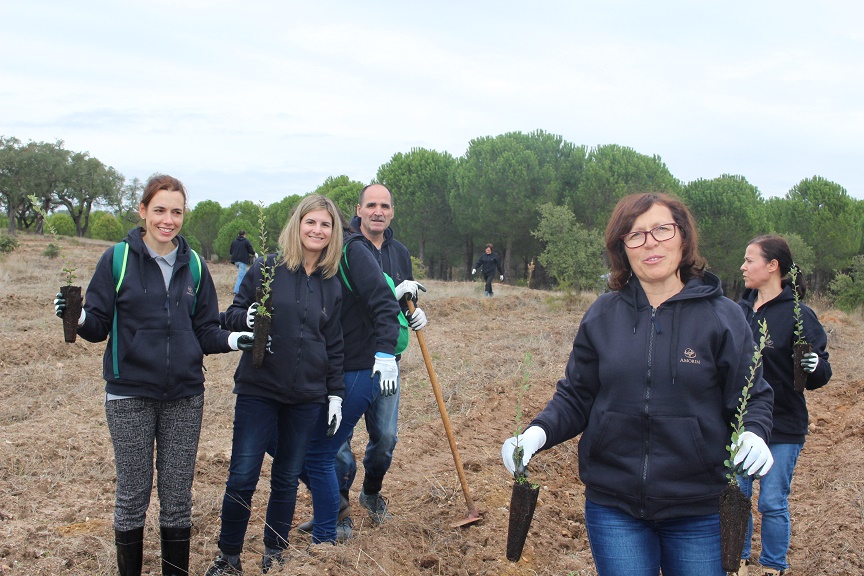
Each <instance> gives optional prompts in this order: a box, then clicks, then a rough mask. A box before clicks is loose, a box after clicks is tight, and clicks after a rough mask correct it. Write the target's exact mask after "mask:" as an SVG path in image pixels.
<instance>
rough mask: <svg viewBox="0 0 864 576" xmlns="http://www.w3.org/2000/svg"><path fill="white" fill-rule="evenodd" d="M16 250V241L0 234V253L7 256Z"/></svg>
mask: <svg viewBox="0 0 864 576" xmlns="http://www.w3.org/2000/svg"><path fill="white" fill-rule="evenodd" d="M16 248H18V239H17V238H14V237H12V236H7V235H6V234H0V253H2V254H8V253H9V252H12V251H13V250H15V249H16Z"/></svg>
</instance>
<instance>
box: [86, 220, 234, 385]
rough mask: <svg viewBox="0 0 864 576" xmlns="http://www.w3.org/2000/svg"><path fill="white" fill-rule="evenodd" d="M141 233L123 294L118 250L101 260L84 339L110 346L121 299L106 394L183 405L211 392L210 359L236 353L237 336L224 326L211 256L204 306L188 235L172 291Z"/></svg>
mask: <svg viewBox="0 0 864 576" xmlns="http://www.w3.org/2000/svg"><path fill="white" fill-rule="evenodd" d="M141 232H142V229H141V228H133V229H132V230H130V231H129V234H128V235H127V236H126V239H125V241H126V242H128V244H129V255H128V259H127V261H126V274H125V276H124V277H123V283H122V284H121V286H120V291H119V293H118V292H117V291H116V288H115V282H114V275H113V272H112V265H113V259H114V247H113V246H112V247H111V248H109V249H108V250H107V251H106V252H105V253H104V254H103V255H102V257H101V258H100V259H99V263H98V264H97V265H96V270H95V271H94V272H93V278H92V279H91V280H90V284H89V285H88V286H87V293H86V298H85V304H84V310H85V311H86V312H87V315H86V317H85V320H84V325H83V326H81V327H79V328H78V334H79V335H80V336H81V337H82V338H84V339H85V340H87V341H89V342H102V341H103V340H105V339H106V338H107V337H108V335H109V334H110V333H111V327H112V323H113V321H114V300H115V298H116V300H117V356H118V360H119V364H118V368H119V377H116V378H115V376H114V370H113V353H112V346H110V345H109V346H108V347H106V349H105V354H104V356H103V358H102V375H103V377H104V378H105V381H106V385H105V390H106V392H108V393H109V394H116V395H118V396H142V397H145V398H153V399H156V400H175V399H177V398H183V397H186V396H193V395H196V394H201V393H202V392H204V371H203V361H204V354H214V353H218V352H229V351H231V347H230V346H229V345H228V336H229V332H227V331H225V330H222V329H221V328H220V327H219V303H218V302H217V300H216V288H215V286H214V285H213V278H212V277H211V276H210V270H209V269H208V268H207V265H206V263H205V262H204V260H203V258H202V260H201V282H200V288H199V290H198V294H197V304H195V306H194V308H195V312H194V315H193V314H192V309H193V303H194V302H195V300H196V294H195V282H194V280H193V278H192V271H191V270H190V269H189V260H190V257H191V255H192V250H191V249H190V248H189V244H187V243H186V240H185V239H184V238H183V236H180V235H178V236H177V237H176V239H177V261H176V262H175V264H174V269H173V272H172V276H171V281H170V283H169V285H168V290H167V291H166V290H165V280H164V278H163V276H162V270H161V269H160V267H159V263H158V262H156V261H155V260H154V259H153V258H151V257H150V253H149V251H148V250H147V247H146V246H145V245H144V240H143V239H142V238H141Z"/></svg>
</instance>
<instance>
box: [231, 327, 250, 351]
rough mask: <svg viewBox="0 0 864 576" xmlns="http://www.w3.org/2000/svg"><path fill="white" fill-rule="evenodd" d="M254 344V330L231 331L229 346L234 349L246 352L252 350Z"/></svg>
mask: <svg viewBox="0 0 864 576" xmlns="http://www.w3.org/2000/svg"><path fill="white" fill-rule="evenodd" d="M254 345H255V337H254V336H253V335H252V332H231V334H229V335H228V346H230V347H231V349H232V350H243V351H244V352H246V351H247V350H252V346H254Z"/></svg>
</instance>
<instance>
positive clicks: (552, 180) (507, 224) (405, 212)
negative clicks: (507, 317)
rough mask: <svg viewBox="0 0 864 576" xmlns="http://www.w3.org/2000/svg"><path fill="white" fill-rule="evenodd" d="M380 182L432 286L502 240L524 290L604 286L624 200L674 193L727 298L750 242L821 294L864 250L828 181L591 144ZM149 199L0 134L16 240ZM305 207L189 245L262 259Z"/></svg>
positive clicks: (90, 226)
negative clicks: (774, 238)
mask: <svg viewBox="0 0 864 576" xmlns="http://www.w3.org/2000/svg"><path fill="white" fill-rule="evenodd" d="M375 181H377V182H381V183H383V184H385V185H387V186H388V187H389V188H390V189H391V190H392V191H393V194H394V206H395V209H396V217H395V219H394V221H393V228H394V230H395V231H396V234H397V238H398V239H399V240H400V241H402V242H403V243H404V244H406V245H407V246H408V247H409V249H410V250H411V253H412V254H413V255H414V256H416V257H417V258H418V259H419V261H420V262H422V265H423V266H424V267H425V268H426V273H427V274H428V276H430V277H432V278H440V279H459V278H465V277H467V276H468V274H469V272H470V269H471V267H472V264H473V262H474V260H475V259H476V257H477V256H478V255H479V251H480V248H481V247H482V246H484V245H485V244H486V243H487V242H491V243H493V244H494V245H495V249H496V251H498V252H499V254H501V255H502V257H503V265H504V269H505V274H506V276H507V277H509V278H510V279H511V280H513V281H519V280H522V279H525V278H527V276H528V270H529V266H530V265H531V263H532V262H534V263H535V264H538V266H537V267H536V269H535V271H534V274H533V277H534V278H535V279H536V280H538V281H539V282H540V283H541V284H546V285H549V284H555V285H559V286H563V287H567V288H574V289H596V288H598V287H600V286H602V279H601V277H602V275H603V273H604V272H605V271H606V267H605V264H604V263H603V259H602V254H603V231H604V228H605V224H606V220H607V219H608V217H609V216H610V214H611V212H612V209H613V207H614V206H615V204H616V202H617V201H618V200H619V199H620V198H622V197H623V196H625V195H627V194H629V193H632V192H641V191H660V192H668V193H672V194H675V195H677V196H679V197H681V198H682V199H683V200H684V201H685V202H686V203H687V205H688V206H689V207H690V209H691V210H692V212H693V214H694V216H695V217H696V220H697V224H698V229H699V234H700V247H701V251H702V253H703V255H705V256H706V258H707V259H708V262H709V265H710V268H711V269H712V270H713V271H714V272H716V273H717V274H718V275H719V276H720V277H721V278H722V279H723V281H724V287H725V289H726V291H727V293H728V294H730V295H735V294H737V293H739V292H740V289H741V287H742V286H741V274H740V271H739V270H738V267H739V266H740V264H741V262H742V259H743V254H744V249H745V245H746V243H747V241H748V240H750V239H751V238H753V237H754V236H757V235H759V234H765V233H769V232H774V233H779V234H782V235H784V236H785V237H786V238H787V239H788V240H789V241H790V243H791V247H792V250H793V254H794V255H795V258H796V263H797V264H798V265H799V266H800V267H801V269H802V270H804V271H805V272H806V273H807V276H808V281H809V282H810V284H811V285H812V286H813V287H814V288H815V289H816V290H824V289H826V288H827V287H828V284H829V282H831V281H832V280H834V279H835V276H837V275H838V274H843V273H846V275H847V276H848V273H849V272H850V271H851V270H854V269H855V267H856V257H859V259H860V258H862V256H861V255H862V254H864V201H860V200H856V199H855V198H853V197H851V196H850V195H849V194H848V193H847V191H846V190H845V189H844V188H843V187H842V186H841V185H840V184H837V183H835V182H831V181H829V180H827V179H825V178H822V177H820V176H811V177H806V178H804V179H802V180H801V181H800V182H799V183H798V184H796V185H795V186H793V187H792V189H790V190H789V191H788V192H787V193H786V195H785V196H783V197H775V198H768V199H766V198H763V197H762V195H761V193H760V191H759V189H758V188H757V187H756V186H754V185H753V184H750V183H749V182H748V181H747V179H746V178H745V177H743V176H740V175H728V174H727V175H722V176H719V177H716V178H713V179H698V180H695V181H692V182H687V183H685V182H682V181H681V180H679V179H678V178H676V177H675V176H674V175H673V174H672V173H671V172H670V171H669V169H668V168H667V167H666V165H665V164H664V163H663V161H662V160H661V158H660V157H659V156H657V155H653V156H648V155H645V154H641V153H639V152H636V151H635V150H633V149H631V148H628V147H625V146H619V145H615V144H610V145H603V146H596V147H592V148H589V147H586V146H582V145H576V144H573V143H571V142H567V141H566V140H564V138H563V137H561V136H558V135H555V134H551V133H548V132H545V131H542V130H537V131H534V132H530V133H523V132H509V133H506V134H501V135H498V136H484V137H481V138H475V139H473V140H471V142H470V143H469V145H468V149H467V151H466V152H465V154H464V155H463V156H461V157H458V158H456V157H453V156H452V155H451V154H449V153H447V152H438V151H435V150H428V149H424V148H413V149H411V150H410V151H408V152H399V153H396V154H394V155H393V157H392V158H390V160H389V161H387V162H386V163H384V164H382V165H381V166H380V167H379V168H378V171H377V174H376V178H375ZM365 184H368V183H364V182H359V181H356V180H351V179H350V178H349V177H348V176H344V175H341V176H331V177H328V178H327V179H326V180H325V181H324V182H323V183H322V184H321V185H320V186H319V187H318V188H317V189H316V190H310V192H317V193H322V194H325V195H326V196H329V197H330V198H332V199H333V200H334V201H335V202H336V203H337V204H338V205H339V207H340V208H341V209H342V210H343V213H344V214H345V215H346V216H347V217H349V218H350V217H351V216H352V215H353V214H354V211H355V206H356V204H357V198H358V195H359V192H360V190H361V189H362V187H363V186H364V185H365ZM141 190H142V182H141V181H140V180H138V179H132V180H130V181H126V180H125V178H124V177H123V176H122V175H121V174H119V173H118V172H117V171H116V170H114V169H113V168H111V167H110V166H106V165H104V164H102V162H100V161H99V160H97V159H96V158H92V157H90V156H89V154H87V153H86V152H84V153H80V152H72V151H68V150H65V149H64V148H63V143H62V141H58V142H55V143H45V142H38V143H37V142H29V143H26V144H25V143H22V142H21V141H19V140H18V139H16V138H11V137H0V203H2V207H3V209H4V211H5V212H6V214H7V217H8V230H9V233H10V234H14V233H15V231H16V230H28V229H32V230H35V231H36V232H40V231H41V221H40V219H39V218H38V213H37V212H36V211H35V210H34V209H33V206H32V205H31V204H30V201H29V200H28V195H30V194H33V195H35V196H37V197H38V198H39V199H40V200H41V202H42V208H43V209H45V212H46V213H47V212H54V214H53V215H52V216H51V218H52V219H57V220H56V221H55V222H54V223H55V224H59V225H58V226H55V227H56V228H57V229H58V230H60V231H64V230H65V231H68V232H70V233H74V234H75V235H77V236H88V235H89V236H93V237H97V238H104V239H107V240H119V239H120V238H122V236H123V235H124V234H125V231H126V230H127V229H128V228H129V227H131V225H133V224H134V223H135V222H136V221H137V213H136V209H137V202H138V198H140V193H141ZM299 200H300V196H288V197H286V198H283V199H282V200H280V201H278V202H275V203H273V204H270V205H267V206H263V205H257V204H255V203H254V202H251V201H248V200H245V201H237V202H234V203H232V204H231V205H230V206H227V207H223V206H221V205H220V204H219V203H218V202H214V201H211V200H205V201H202V202H199V203H198V204H197V205H196V206H195V208H194V209H192V210H191V211H190V213H189V214H188V215H187V219H186V222H185V223H184V236H186V237H187V239H189V240H190V243H191V244H192V246H193V247H195V248H197V249H199V250H200V251H201V252H202V253H203V254H204V256H205V257H206V258H213V257H214V256H218V257H220V258H227V257H228V246H229V245H230V242H231V240H232V239H233V238H234V237H236V235H237V232H238V230H240V229H244V230H246V231H247V233H248V235H249V237H250V239H251V240H252V241H253V245H256V249H257V250H258V251H259V252H261V251H263V250H264V249H268V250H269V249H272V248H273V247H272V246H269V247H261V246H258V245H257V244H259V243H258V242H257V241H256V237H257V236H258V234H257V233H256V231H257V230H259V229H260V224H259V220H260V221H261V222H263V225H264V227H265V229H266V230H267V235H268V237H269V238H271V239H275V238H278V235H279V234H278V233H279V231H280V230H281V228H282V226H283V225H284V223H285V222H286V221H287V220H288V217H289V215H290V213H291V211H292V210H293V208H294V207H295V206H296V205H297V202H299ZM64 233H65V232H64ZM862 281H864V279H862Z"/></svg>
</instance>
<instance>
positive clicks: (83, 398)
mask: <svg viewBox="0 0 864 576" xmlns="http://www.w3.org/2000/svg"><path fill="white" fill-rule="evenodd" d="M47 243H48V242H47V240H45V239H43V238H36V237H30V236H22V237H21V247H20V248H19V249H18V250H16V251H15V252H14V253H12V254H9V255H6V256H5V257H3V258H2V259H0V318H2V319H3V329H2V330H0V575H2V576H8V575H13V574H14V575H19V574H20V575H28V576H29V575H43V574H44V575H49V574H51V575H54V574H68V575H70V576H71V575H94V574H96V575H111V574H116V569H115V567H114V566H115V560H114V552H113V548H114V546H113V532H112V525H111V522H112V509H113V500H114V480H115V475H114V462H113V454H112V449H111V443H110V439H109V436H108V430H107V427H106V425H105V415H104V408H103V397H104V390H103V386H104V382H103V381H102V378H101V356H102V352H103V350H104V348H105V344H104V343H102V344H90V343H88V342H84V341H82V340H80V339H79V340H78V342H76V343H74V344H65V343H64V342H63V336H62V330H61V322H60V321H59V320H58V319H57V318H56V317H55V316H54V315H53V307H52V300H53V297H54V294H55V293H56V292H57V288H58V287H59V285H60V280H61V276H60V269H61V261H60V260H57V259H55V260H49V259H47V258H46V257H44V256H42V251H43V249H44V247H45V246H46V245H47ZM66 244H67V246H66V249H67V250H68V252H69V254H70V255H71V256H72V257H73V259H74V262H75V263H76V265H77V266H78V271H77V273H78V275H79V282H80V283H81V284H82V285H83V286H85V287H86V285H87V283H88V281H89V278H90V276H91V274H92V273H93V268H94V267H95V264H96V261H97V259H98V257H99V255H100V254H101V253H102V252H103V251H104V250H105V249H106V248H107V247H108V246H109V244H107V243H104V242H96V241H87V240H80V241H77V240H69V241H67V243H66ZM210 266H211V270H212V271H213V273H214V277H215V279H216V282H217V286H218V289H219V293H220V302H221V304H222V307H223V308H225V307H227V306H228V303H229V300H230V296H231V287H232V284H233V280H234V274H235V270H234V268H233V267H232V266H230V265H229V264H226V263H212V264H211V265H210ZM426 286H427V288H428V289H429V291H428V293H427V294H424V295H423V298H422V300H421V305H422V306H423V308H424V309H425V310H426V312H427V314H428V316H429V318H430V321H429V325H428V327H427V328H426V329H425V330H424V332H425V339H426V343H427V345H428V349H429V351H430V352H431V356H432V364H433V367H434V370H435V373H436V374H437V377H438V381H439V383H440V385H441V388H442V390H443V394H444V398H445V400H446V405H447V410H448V412H449V416H450V419H451V422H452V426H453V430H454V432H455V435H456V437H457V439H458V445H459V451H460V455H461V458H462V462H463V464H464V468H465V471H466V475H467V480H468V485H469V486H470V489H471V492H472V495H473V498H474V500H475V502H476V504H477V506H478V507H479V509H480V511H481V513H482V520H481V521H480V522H478V523H476V524H473V525H470V526H466V527H461V528H454V527H452V526H451V525H452V524H453V523H455V522H457V521H459V520H460V519H462V518H464V517H465V515H466V512H467V509H466V506H465V500H464V498H463V494H462V490H461V488H460V484H459V480H458V477H457V474H456V470H455V467H454V464H453V458H452V456H451V453H450V448H449V445H448V442H447V438H446V435H445V433H444V428H443V426H442V422H441V417H440V415H439V412H438V408H437V404H436V402H435V398H434V396H433V394H432V390H431V387H430V384H429V377H428V375H427V371H426V367H425V364H424V362H423V358H422V355H421V353H420V349H419V346H417V344H416V342H414V343H412V345H411V347H410V348H409V350H408V351H407V353H406V354H405V356H404V359H403V361H402V370H403V386H404V388H403V391H402V407H401V414H400V442H399V445H398V447H397V448H396V454H395V459H394V462H393V468H392V470H391V473H390V474H389V475H388V477H387V479H386V480H385V485H384V493H385V494H386V495H387V496H388V497H389V499H390V509H391V510H392V512H393V513H394V514H395V517H394V519H393V520H392V521H390V522H389V523H387V524H385V525H383V526H381V527H375V526H372V525H370V523H369V520H368V518H367V517H366V515H365V514H363V511H362V509H360V508H359V505H358V504H357V492H356V490H359V485H360V480H361V479H360V478H358V482H357V483H356V486H355V492H354V493H353V494H352V504H353V505H354V520H355V523H356V534H357V537H356V538H355V539H354V540H352V541H350V542H349V543H347V544H344V545H340V546H336V547H333V548H332V549H330V550H327V551H325V552H320V551H313V552H312V553H310V552H308V551H307V544H308V537H307V536H303V535H295V534H294V532H293V531H292V540H291V556H292V557H291V561H290V563H289V564H288V565H287V566H285V567H284V568H282V569H281V570H274V571H271V574H334V575H335V574H348V575H352V574H362V575H366V574H370V575H371V574H381V575H390V576H396V575H409V574H410V575H418V574H419V575H424V574H428V575H447V576H450V575H452V576H457V575H459V576H466V575H469V574H470V575H475V574H476V575H484V574H488V575H493V574H495V575H513V576H515V575H529V574H530V575H558V576H560V575H567V576H575V575H584V576H588V575H593V574H596V571H595V570H594V567H593V563H592V560H591V554H590V550H589V547H588V541H587V538H586V534H585V527H584V518H583V506H584V496H583V488H582V485H581V484H580V483H579V481H578V478H577V461H576V456H577V454H576V443H575V442H569V443H566V444H564V445H562V446H559V447H556V448H555V449H553V450H550V451H548V452H546V453H543V454H541V455H539V456H538V457H537V458H536V459H535V460H534V461H533V462H532V469H533V471H532V478H533V479H534V480H535V481H537V482H539V483H540V484H541V487H542V488H541V492H540V500H539V503H538V506H537V512H536V514H535V517H534V522H533V524H532V528H531V532H530V534H529V537H528V542H527V544H526V546H525V551H524V554H523V557H522V559H521V560H520V561H519V562H517V563H511V562H508V561H507V560H506V559H505V557H504V553H505V544H506V533H507V517H508V510H507V508H508V505H509V497H510V486H511V481H512V479H511V478H510V477H508V475H507V473H506V472H505V470H504V468H503V466H502V464H501V456H500V446H501V442H502V441H503V440H504V439H505V438H507V437H509V436H511V435H512V434H513V432H514V429H515V426H516V423H515V415H516V413H517V398H518V393H517V391H518V390H519V388H520V387H522V385H523V384H524V383H526V382H527V383H529V384H530V387H529V388H528V390H527V392H526V393H525V398H524V400H523V402H522V404H523V410H524V414H525V416H524V418H523V424H524V423H525V422H527V420H529V419H530V418H531V417H532V416H533V415H534V414H536V413H537V412H538V411H539V410H540V409H542V407H543V406H544V405H545V403H546V401H547V400H548V399H549V397H550V396H551V395H552V393H553V391H554V387H555V383H556V381H557V379H558V378H560V376H561V375H562V374H563V367H564V364H565V361H566V359H567V356H568V354H569V350H570V347H571V344H572V340H573V337H574V336H575V333H576V329H577V326H578V321H579V319H580V317H581V315H582V313H583V312H584V311H585V309H586V308H587V306H588V305H589V304H590V302H591V301H592V300H593V297H594V296H593V295H590V294H586V295H576V296H569V297H567V296H564V295H563V294H559V293H553V292H541V291H533V290H527V289H524V288H518V287H511V286H499V285H496V296H495V298H491V299H489V298H487V299H484V298H483V297H482V290H483V288H482V285H481V284H478V283H444V282H437V281H429V282H426ZM817 313H819V314H820V317H821V319H822V321H823V323H824V325H825V327H826V329H827V331H828V333H829V346H830V353H831V362H832V366H833V368H834V378H833V380H832V382H831V383H830V384H829V385H828V386H827V387H825V388H824V389H822V390H820V391H817V392H812V393H808V401H809V405H810V409H811V422H812V423H811V435H810V437H809V439H808V441H807V444H806V446H805V448H804V451H803V453H802V456H801V459H800V461H799V465H798V469H797V474H796V477H795V482H794V484H793V491H792V496H791V507H792V517H793V535H792V547H791V553H790V560H791V564H792V570H791V572H790V573H791V574H794V575H795V576H802V575H815V574H820V575H821V574H850V575H852V574H854V575H860V574H864V376H862V367H864V320H862V318H861V317H860V315H857V316H849V315H846V314H844V313H842V312H837V311H835V310H829V309H824V308H822V309H820V308H818V307H817ZM236 362H237V356H236V353H235V354H223V355H217V356H211V357H208V358H207V359H206V367H207V370H208V371H207V392H206V394H205V398H206V408H205V416H204V429H203V432H202V435H201V443H200V449H199V452H198V465H197V474H196V481H195V485H194V511H193V521H194V532H193V542H192V558H191V570H190V572H191V573H192V574H203V573H204V571H205V570H206V569H207V566H208V565H209V563H210V562H211V560H212V559H213V557H214V556H215V554H216V541H217V539H218V534H219V512H220V506H221V501H222V493H223V490H224V483H225V480H226V478H227V469H228V462H229V459H230V451H231V425H232V415H233V405H234V397H233V394H232V393H231V389H232V384H233V382H232V374H233V371H234V366H235V363H236ZM361 429H362V425H360V426H358V433H357V434H356V435H355V444H354V449H355V453H356V454H361V450H362V447H363V446H364V445H365V432H364V431H362V430H361ZM361 473H362V472H361ZM268 475H269V471H268V470H266V469H265V472H264V475H263V477H262V480H261V482H260V483H259V492H258V493H257V494H256V496H255V500H254V504H255V510H254V511H253V515H252V523H251V525H250V528H249V532H248V535H247V541H246V549H245V551H244V554H243V560H244V565H245V567H246V573H247V574H253V575H254V574H258V573H259V569H258V565H259V561H260V553H261V551H262V549H263V545H262V542H261V535H262V530H263V527H262V522H263V510H264V507H265V505H266V500H267V496H268V492H269V482H268ZM157 506H158V500H157V498H156V496H155V489H154V496H153V499H152V503H151V509H150V511H149V514H148V520H147V529H146V532H145V538H146V542H145V569H144V572H145V574H159V568H158V566H159V543H158V525H157V523H158V520H157V510H158V508H157ZM310 513H311V502H310V498H309V495H308V493H307V492H306V491H305V490H304V489H302V488H301V493H300V496H299V504H298V510H297V517H296V518H295V521H296V522H300V521H303V520H305V519H306V518H307V517H309V516H310ZM758 548H759V543H758V538H757V539H756V541H755V542H754V554H758Z"/></svg>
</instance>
